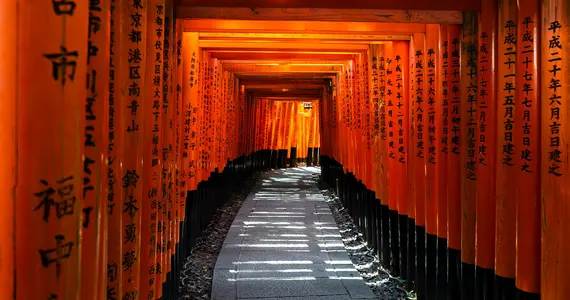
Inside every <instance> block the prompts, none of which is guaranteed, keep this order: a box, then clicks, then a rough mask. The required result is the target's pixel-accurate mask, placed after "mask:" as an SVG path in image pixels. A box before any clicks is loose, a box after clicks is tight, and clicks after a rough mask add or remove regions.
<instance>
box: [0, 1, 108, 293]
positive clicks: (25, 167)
mask: <svg viewBox="0 0 570 300" xmlns="http://www.w3.org/2000/svg"><path fill="white" fill-rule="evenodd" d="M8 2H9V3H7V4H8V5H10V2H11V3H14V1H8ZM73 4H74V5H67V4H59V3H51V1H50V2H34V3H32V2H25V1H24V2H18V3H17V5H18V7H17V11H15V10H13V11H12V10H8V11H5V10H4V9H5V8H6V7H5V4H4V3H2V13H1V14H2V16H3V18H2V22H8V23H7V24H6V25H8V24H10V23H12V24H13V25H14V27H11V28H9V30H11V31H13V32H14V33H15V32H17V34H18V36H17V40H13V39H11V37H14V36H12V35H11V34H10V33H8V34H7V35H2V46H0V49H2V52H3V53H4V51H5V50H4V49H5V48H6V47H14V49H17V53H16V54H17V57H6V58H7V59H11V58H12V59H14V61H13V62H14V63H15V65H14V66H15V67H16V68H17V73H16V71H15V70H14V69H10V68H9V66H8V65H4V56H2V58H1V60H2V61H3V63H2V65H3V67H6V68H3V69H2V71H1V72H2V74H3V75H4V72H11V71H12V73H11V74H10V76H8V77H7V78H5V77H4V76H3V78H2V81H3V83H2V86H4V84H8V89H7V90H6V92H8V93H10V91H17V94H12V95H11V96H12V98H3V99H2V100H1V101H2V104H1V105H0V106H2V108H1V109H0V110H2V113H1V114H2V115H4V109H10V107H12V109H13V110H10V111H7V112H6V113H8V114H9V116H10V117H11V118H14V119H13V120H15V122H16V123H15V126H16V128H15V131H13V130H11V129H10V127H2V129H1V131H2V136H3V137H4V136H6V135H4V134H5V133H7V134H8V135H7V136H15V137H17V139H15V140H12V141H13V142H15V145H16V149H17V157H15V159H17V160H14V162H16V165H15V168H16V169H15V170H14V171H15V174H16V176H17V177H16V181H15V182H16V186H15V189H13V188H14V187H13V186H11V187H10V188H6V189H5V192H9V193H15V200H17V201H15V202H13V204H14V205H15V207H14V208H15V209H14V208H13V209H12V210H11V211H5V212H3V214H4V213H9V214H11V213H12V212H14V211H15V212H16V213H17V215H16V216H15V220H13V219H12V220H11V219H9V218H8V219H7V220H5V221H4V220H3V221H2V222H13V223H12V224H14V226H15V232H14V231H12V232H10V227H7V228H3V229H2V230H3V231H4V232H5V234H10V235H12V234H14V233H15V240H13V241H14V242H15V244H13V246H15V248H14V252H13V256H12V257H11V259H14V258H15V261H14V263H15V271H16V272H15V277H14V278H13V279H14V280H15V281H14V283H16V286H15V291H13V292H15V296H16V298H17V299H78V298H80V297H81V296H80V277H81V273H80V267H81V265H80V264H81V260H80V259H81V239H80V237H81V230H82V228H81V220H82V219H83V218H82V204H81V199H83V177H84V171H83V170H84V168H83V159H82V155H83V153H82V149H83V148H84V147H83V144H84V142H85V127H84V126H85V125H86V124H85V105H86V101H85V97H86V88H85V83H86V82H85V74H86V73H87V57H88V52H87V44H88V40H87V38H88V36H87V33H88V16H89V12H88V9H89V7H88V5H87V2H73ZM5 13H8V14H10V15H9V16H7V17H4V14H5ZM12 13H13V14H12ZM11 18H14V19H13V20H12V19H11ZM15 22H18V23H17V24H15ZM1 28H2V34H4V33H5V30H4V24H3V25H2V27H1ZM5 39H7V40H5ZM11 42H14V43H11ZM101 79H102V80H103V76H102V77H101ZM10 84H12V85H11V86H10ZM14 88H15V89H14ZM1 91H2V93H4V91H5V90H4V89H2V90H1ZM2 96H8V95H4V94H3V95H2ZM13 97H16V98H13ZM14 100H15V102H14ZM11 104H12V105H11ZM100 117H101V118H102V117H103V115H102V114H101V115H100ZM9 120H10V119H9V118H8V119H3V120H2V121H3V122H4V121H8V122H9ZM12 128H14V127H12ZM101 142H102V141H101ZM3 145H5V144H4V140H3ZM6 146H8V145H6ZM12 149H13V148H12ZM6 150H7V152H8V153H9V154H8V155H11V154H13V153H14V152H13V150H12V151H11V150H10V148H9V147H7V148H6ZM3 158H4V157H3ZM7 166H8V165H2V168H5V167H7ZM2 173H3V174H4V172H2ZM7 179H8V178H7ZM12 182H14V181H12ZM2 184H3V185H4V186H5V185H6V184H10V180H8V181H6V182H2ZM5 187H6V186H5ZM13 200H14V199H13ZM6 201H11V200H10V198H2V203H3V207H2V208H3V209H9V207H5V206H4V202H6ZM8 205H9V204H8ZM3 234H4V233H3ZM10 243H11V242H10V241H9V240H8V241H6V244H5V245H6V246H7V245H9V244H10ZM5 245H4V240H2V248H4V247H5ZM9 253H10V252H7V253H2V256H3V257H4V256H5V255H9ZM2 263H4V259H3V258H2ZM5 267H6V271H8V272H11V274H14V273H13V271H14V269H12V270H10V264H9V263H8V264H7V265H6V266H5ZM5 267H4V266H3V267H2V269H4V268H5ZM2 272H4V271H2ZM3 278H5V277H4V276H3ZM31 284H32V285H31ZM12 287H13V286H8V287H6V290H7V291H9V290H10V289H11V288H12ZM3 289H4V287H3V288H2V290H3ZM2 293H4V291H2ZM12 297H14V294H13V295H10V296H9V298H12Z"/></svg>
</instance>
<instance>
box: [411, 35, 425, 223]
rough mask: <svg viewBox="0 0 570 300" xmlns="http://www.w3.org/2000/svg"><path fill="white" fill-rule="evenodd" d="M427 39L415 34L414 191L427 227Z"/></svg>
mask: <svg viewBox="0 0 570 300" xmlns="http://www.w3.org/2000/svg"><path fill="white" fill-rule="evenodd" d="M425 42H426V37H425V35H424V34H414V36H413V38H412V43H413V48H414V62H415V66H414V73H415V74H414V76H415V86H414V87H415V98H414V100H413V101H415V110H414V116H415V119H414V124H415V126H414V131H415V138H414V143H415V150H416V152H415V153H413V157H414V158H413V159H414V162H413V164H414V166H415V169H414V176H415V178H414V183H413V184H414V190H415V194H414V197H415V209H416V212H415V217H416V225H417V226H425V225H426V220H425V214H426V201H425V199H426V193H425V190H426V158H427V155H428V153H427V152H428V147H427V144H426V140H427V126H426V125H427V121H426V120H427V112H426V111H427V110H426V104H427V103H426V102H427V101H428V100H427V97H428V90H427V89H428V88H427V86H426V78H427V76H426V75H427V70H426V66H427V57H426V44H425Z"/></svg>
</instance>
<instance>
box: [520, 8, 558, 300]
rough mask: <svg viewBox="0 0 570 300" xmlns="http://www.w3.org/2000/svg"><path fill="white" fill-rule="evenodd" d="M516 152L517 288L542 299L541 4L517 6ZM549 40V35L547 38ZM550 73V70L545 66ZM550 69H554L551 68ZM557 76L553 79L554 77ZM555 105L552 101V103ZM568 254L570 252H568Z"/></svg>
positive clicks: (522, 295) (529, 296)
mask: <svg viewBox="0 0 570 300" xmlns="http://www.w3.org/2000/svg"><path fill="white" fill-rule="evenodd" d="M517 4H518V24H517V27H518V34H517V37H518V38H517V79H518V81H517V84H516V87H517V97H516V98H517V99H518V100H519V101H517V102H516V103H515V115H516V120H515V134H514V136H515V142H514V144H515V149H517V150H518V153H519V155H520V161H519V164H518V165H517V166H516V167H515V168H516V171H517V172H518V173H519V175H518V176H517V178H518V179H519V181H518V182H519V184H517V185H516V190H517V193H516V195H517V198H516V199H517V210H516V211H517V217H516V220H517V225H516V245H517V248H516V287H517V292H518V294H519V295H518V297H519V298H520V299H539V298H540V275H539V274H540V272H541V270H540V261H541V255H540V244H541V238H540V226H541V207H540V206H541V198H540V197H541V195H540V194H541V186H540V177H541V176H540V151H541V138H540V115H541V111H540V108H541V106H540V102H541V101H545V100H546V99H545V98H544V97H543V98H541V97H540V83H539V78H540V73H539V66H540V55H541V53H540V51H541V49H540V41H541V34H540V30H541V24H540V23H541V22H540V20H541V16H540V13H539V12H540V2H539V1H536V0H522V1H517ZM547 36H548V35H547ZM544 67H546V66H544ZM546 68H548V67H546ZM550 74H553V73H550ZM548 101H550V97H549V99H548ZM567 249H568V248H567Z"/></svg>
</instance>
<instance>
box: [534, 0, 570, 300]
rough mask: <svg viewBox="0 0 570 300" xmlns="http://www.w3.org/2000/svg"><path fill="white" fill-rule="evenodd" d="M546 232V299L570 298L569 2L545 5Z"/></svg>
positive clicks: (543, 282)
mask: <svg viewBox="0 0 570 300" xmlns="http://www.w3.org/2000/svg"><path fill="white" fill-rule="evenodd" d="M541 20H542V22H541V29H540V30H541V37H542V41H541V45H542V47H541V78H542V79H541V86H540V91H541V98H542V100H541V102H540V103H541V109H540V110H541V124H542V125H541V133H542V137H541V153H542V155H541V164H542V167H541V199H542V213H541V224H542V225H541V232H542V235H541V236H542V249H541V250H542V251H541V253H542V255H541V257H542V265H541V273H542V277H541V296H542V299H545V300H550V299H562V298H564V297H566V295H568V294H569V293H570V285H569V284H568V275H567V274H566V273H567V270H568V268H569V267H570V239H569V238H568V234H569V231H568V230H567V228H568V226H570V224H569V222H570V207H569V203H568V202H569V201H568V198H569V195H568V192H567V188H568V185H569V180H568V178H569V176H570V175H569V174H568V173H569V172H570V168H569V167H568V152H567V151H568V149H569V148H568V137H569V130H568V125H567V122H568V121H569V114H568V112H569V110H568V104H567V102H566V101H564V99H567V98H568V90H567V89H566V88H564V87H565V86H567V84H568V80H569V75H568V69H566V68H567V66H568V64H567V63H566V61H565V60H566V59H567V57H568V49H567V47H565V45H566V44H567V41H568V32H569V31H568V26H569V24H570V20H569V18H568V3H567V2H565V1H557V0H550V1H544V2H542V16H541Z"/></svg>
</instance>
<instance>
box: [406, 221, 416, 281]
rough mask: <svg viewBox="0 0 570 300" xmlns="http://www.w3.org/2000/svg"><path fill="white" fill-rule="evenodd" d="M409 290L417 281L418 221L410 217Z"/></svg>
mask: <svg viewBox="0 0 570 300" xmlns="http://www.w3.org/2000/svg"><path fill="white" fill-rule="evenodd" d="M407 260H408V271H407V273H408V288H409V289H414V284H413V283H414V282H415V281H416V220H414V219H412V218H409V217H408V258H407Z"/></svg>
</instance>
